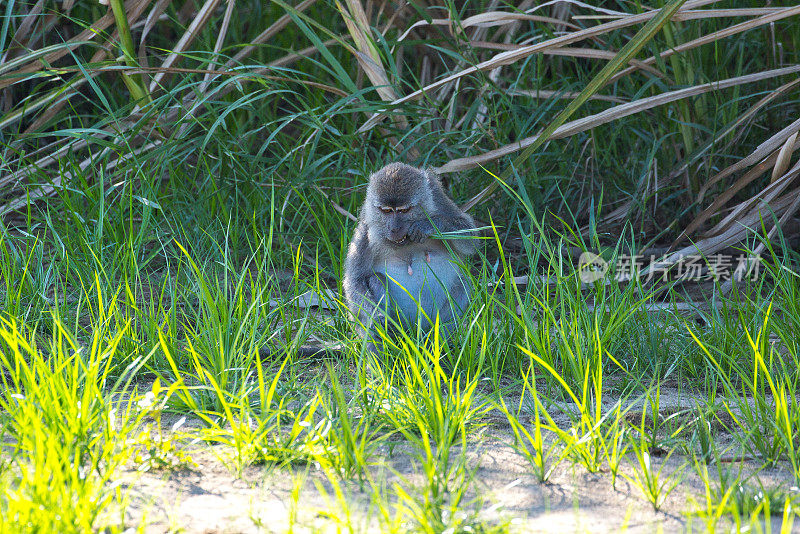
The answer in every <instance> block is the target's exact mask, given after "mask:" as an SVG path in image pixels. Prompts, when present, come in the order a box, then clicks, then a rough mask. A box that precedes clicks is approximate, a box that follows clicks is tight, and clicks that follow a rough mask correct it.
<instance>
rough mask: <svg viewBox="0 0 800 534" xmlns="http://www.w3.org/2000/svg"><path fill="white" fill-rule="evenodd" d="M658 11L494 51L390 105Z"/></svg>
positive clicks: (701, 0)
mask: <svg viewBox="0 0 800 534" xmlns="http://www.w3.org/2000/svg"><path fill="white" fill-rule="evenodd" d="M716 1H717V0H690V1H689V2H686V4H684V9H689V8H692V7H697V6H701V5H706V4H710V3H714V2H716ZM657 14H658V11H648V12H646V13H641V14H638V15H632V16H630V17H627V18H625V19H621V20H616V21H613V22H608V23H605V24H600V25H597V26H595V27H592V28H587V29H585V30H580V31H576V32H572V33H568V34H566V35H561V36H559V37H554V38H552V39H548V40H546V41H542V42H541V43H536V44H532V45H529V46H525V47H523V48H520V49H519V50H509V51H506V52H501V53H500V54H497V55H496V56H494V57H493V58H491V59H488V60H486V61H482V62H481V63H478V64H477V65H474V66H471V67H468V68H466V69H462V70H460V71H458V72H456V73H453V74H451V75H450V76H446V77H444V78H442V79H440V80H437V81H436V82H433V83H431V84H429V85H427V86H425V87H423V88H422V89H418V90H417V91H414V92H413V93H410V94H409V95H407V96H404V97H403V98H400V99H397V100H395V101H394V102H392V104H393V105H399V104H402V103H404V102H410V101H413V100H417V99H419V98H421V97H422V96H423V95H425V94H426V93H428V92H430V91H432V90H434V89H437V88H439V87H441V86H443V85H445V84H448V83H450V82H453V81H455V80H457V79H459V78H463V77H464V76H468V75H470V74H473V73H475V72H480V71H485V70H491V69H494V68H496V67H499V66H502V65H510V64H512V63H516V62H517V61H519V60H521V59H525V58H527V57H529V56H531V55H533V54H537V53H540V52H542V51H543V50H548V49H552V48H559V47H563V46H566V45H569V44H572V43H575V42H577V41H582V40H584V39H589V38H592V37H596V36H598V35H602V34H605V33H608V32H611V31H614V30H618V29H622V28H627V27H629V26H634V25H636V24H640V23H642V22H647V21H648V20H650V19H652V18H653V17H655V16H656V15H657ZM559 22H560V21H559ZM385 116H386V112H380V113H376V114H374V115H373V116H372V117H370V119H369V120H367V122H366V123H364V125H362V126H361V128H359V129H358V131H359V132H366V131H368V130H369V129H371V128H373V127H374V126H375V125H376V124H378V122H380V121H381V120H382V119H383V118H384V117H385Z"/></svg>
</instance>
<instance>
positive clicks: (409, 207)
mask: <svg viewBox="0 0 800 534" xmlns="http://www.w3.org/2000/svg"><path fill="white" fill-rule="evenodd" d="M397 211H399V212H400V213H408V212H409V211H411V206H408V207H407V208H397Z"/></svg>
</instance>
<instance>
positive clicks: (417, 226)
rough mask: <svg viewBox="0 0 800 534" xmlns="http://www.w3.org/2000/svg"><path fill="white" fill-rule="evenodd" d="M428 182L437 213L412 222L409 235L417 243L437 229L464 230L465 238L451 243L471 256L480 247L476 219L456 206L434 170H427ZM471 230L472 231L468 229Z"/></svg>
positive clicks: (460, 251)
mask: <svg viewBox="0 0 800 534" xmlns="http://www.w3.org/2000/svg"><path fill="white" fill-rule="evenodd" d="M426 173H427V176H428V182H429V184H430V186H431V195H432V196H433V203H434V205H435V206H437V210H436V212H435V213H431V214H428V216H427V217H426V218H424V219H419V220H416V221H414V222H413V223H411V226H410V228H409V231H408V237H409V239H411V240H412V241H414V242H416V243H420V242H422V241H424V240H425V239H427V238H429V237H431V236H432V235H433V234H434V233H436V231H438V232H440V233H444V232H456V231H463V233H462V234H461V235H463V239H453V240H450V241H449V244H451V246H452V247H453V249H454V250H455V251H456V252H458V253H459V254H461V255H464V256H469V255H471V254H473V253H474V252H475V250H476V249H477V248H478V245H477V240H476V239H475V238H476V237H477V236H478V232H477V231H476V230H474V228H475V221H474V220H473V219H472V217H470V216H469V215H468V214H466V213H464V212H463V211H461V210H460V209H459V207H458V206H456V203H455V202H453V201H452V199H450V197H448V196H447V193H445V192H444V189H443V188H442V184H441V182H440V181H439V178H438V177H437V176H436V175H435V174H434V173H433V172H432V171H426ZM466 230H471V231H466Z"/></svg>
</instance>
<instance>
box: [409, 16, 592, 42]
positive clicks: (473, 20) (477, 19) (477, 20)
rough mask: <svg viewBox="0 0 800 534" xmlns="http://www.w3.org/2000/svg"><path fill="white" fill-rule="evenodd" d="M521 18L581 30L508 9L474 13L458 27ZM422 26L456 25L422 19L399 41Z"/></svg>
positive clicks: (499, 24)
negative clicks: (508, 10)
mask: <svg viewBox="0 0 800 534" xmlns="http://www.w3.org/2000/svg"><path fill="white" fill-rule="evenodd" d="M520 20H530V21H535V22H546V23H548V24H566V25H567V27H569V28H573V29H575V30H580V29H581V28H580V27H579V26H576V25H575V24H570V23H567V22H564V21H563V20H560V19H554V18H551V17H542V16H539V15H526V14H525V13H510V12H507V11H489V12H486V13H480V14H478V15H473V16H471V17H467V18H465V19H463V20H462V21H460V22H459V23H458V27H461V28H464V29H466V28H471V27H473V26H474V27H478V28H491V27H494V26H502V25H505V24H513V23H515V22H518V21H520ZM422 26H447V27H448V28H451V32H452V28H453V27H454V26H455V24H454V21H453V19H431V21H430V22H428V21H426V20H420V21H417V22H415V23H414V24H412V25H411V26H409V27H408V29H406V31H404V32H403V34H402V35H401V36H400V37H398V38H397V42H402V41H403V40H405V38H406V37H408V35H409V34H410V33H411V32H412V31H414V30H415V29H416V28H420V27H422Z"/></svg>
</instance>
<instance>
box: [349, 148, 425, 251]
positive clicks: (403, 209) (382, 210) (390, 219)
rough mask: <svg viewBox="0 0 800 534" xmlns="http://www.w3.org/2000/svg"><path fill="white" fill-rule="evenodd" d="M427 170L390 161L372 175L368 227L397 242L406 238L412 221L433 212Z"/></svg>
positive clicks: (397, 243)
mask: <svg viewBox="0 0 800 534" xmlns="http://www.w3.org/2000/svg"><path fill="white" fill-rule="evenodd" d="M428 180H429V177H428V175H427V173H426V171H423V170H420V169H417V168H415V167H411V166H410V165H405V164H403V163H390V164H389V165H387V166H385V167H384V168H382V169H381V170H379V171H378V172H376V173H375V174H373V175H372V176H371V177H370V180H369V185H368V186H367V200H366V203H365V208H366V215H367V218H368V222H369V227H370V228H372V229H375V230H376V232H377V234H378V236H377V237H381V238H383V239H386V240H387V241H390V242H391V243H392V244H395V245H402V244H404V242H405V240H406V235H407V234H408V228H409V225H410V223H411V222H412V221H414V220H416V219H423V218H425V216H426V215H425V214H426V213H431V212H433V201H432V196H431V188H430V184H429V182H428Z"/></svg>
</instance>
